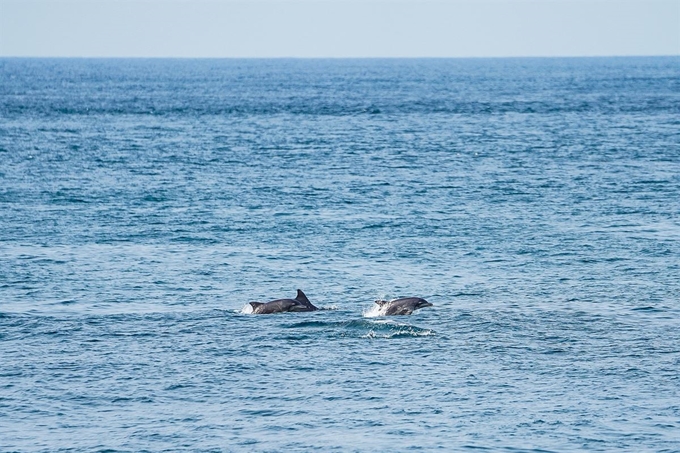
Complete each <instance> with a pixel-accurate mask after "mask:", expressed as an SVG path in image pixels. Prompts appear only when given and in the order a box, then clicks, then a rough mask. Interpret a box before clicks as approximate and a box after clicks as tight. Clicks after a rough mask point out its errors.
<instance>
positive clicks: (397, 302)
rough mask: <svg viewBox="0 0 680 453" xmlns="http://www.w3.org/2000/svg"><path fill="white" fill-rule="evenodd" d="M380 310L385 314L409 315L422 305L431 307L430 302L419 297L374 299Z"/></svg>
mask: <svg viewBox="0 0 680 453" xmlns="http://www.w3.org/2000/svg"><path fill="white" fill-rule="evenodd" d="M375 303H376V304H378V306H379V307H380V310H381V312H382V313H383V314H384V315H385V316H391V315H410V314H411V313H413V312H414V311H416V310H418V309H419V308H423V307H431V306H432V304H431V303H429V302H428V301H426V300H425V299H422V298H420V297H404V298H401V299H392V300H376V301H375Z"/></svg>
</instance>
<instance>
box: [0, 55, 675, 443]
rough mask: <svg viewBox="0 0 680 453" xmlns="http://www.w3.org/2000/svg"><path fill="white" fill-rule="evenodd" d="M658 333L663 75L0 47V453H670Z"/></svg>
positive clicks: (671, 71)
mask: <svg viewBox="0 0 680 453" xmlns="http://www.w3.org/2000/svg"><path fill="white" fill-rule="evenodd" d="M297 288H301V289H303V290H304V291H305V292H306V294H307V296H308V297H309V298H310V299H311V301H312V302H313V303H314V304H316V305H318V306H320V307H322V308H325V309H324V310H320V311H318V312H311V313H290V314H279V315H268V316H265V315H261V316H258V315H249V314H246V313H244V312H243V311H242V309H243V307H244V305H246V303H247V302H249V301H267V300H271V299H276V298H284V297H294V295H295V290H296V289H297ZM399 296H419V297H424V298H426V299H427V300H429V301H430V302H432V303H433V304H434V306H433V307H431V308H425V309H422V310H420V311H417V312H416V313H414V314H413V315H412V316H405V317H380V316H377V317H376V316H371V311H370V309H371V306H372V305H373V301H374V300H375V299H378V298H390V297H399ZM679 318H680V58H677V57H668V58H596V59H488V60H487V59H470V60H455V59H454V60H163V59H161V60H125V59H121V60H96V59H95V60H88V59H75V60H69V59H56V60H50V59H0V451H3V452H11V451H20V452H42V451H44V452H54V451H73V452H75V451H102V452H103V451H107V452H127V451H130V452H137V451H153V452H156V451H225V452H232V451H233V452H250V451H313V450H318V451H358V452H360V451H367V452H368V451H371V452H373V451H411V450H413V451H434V450H440V451H464V450H475V451H476V450H482V451H513V452H524V451H555V452H565V451H638V452H639V451H655V452H672V451H680V321H679Z"/></svg>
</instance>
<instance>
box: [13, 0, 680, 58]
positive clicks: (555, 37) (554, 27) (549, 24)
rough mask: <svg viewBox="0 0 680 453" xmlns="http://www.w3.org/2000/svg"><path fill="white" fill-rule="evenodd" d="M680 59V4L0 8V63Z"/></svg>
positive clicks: (162, 1) (19, 1)
mask: <svg viewBox="0 0 680 453" xmlns="http://www.w3.org/2000/svg"><path fill="white" fill-rule="evenodd" d="M599 55H680V0H363V1H362V0H249V1H244V0H0V56H62V57H493V56H501V57H503V56H599Z"/></svg>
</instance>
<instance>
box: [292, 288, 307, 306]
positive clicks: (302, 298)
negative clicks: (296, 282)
mask: <svg viewBox="0 0 680 453" xmlns="http://www.w3.org/2000/svg"><path fill="white" fill-rule="evenodd" d="M295 300H297V301H299V302H303V303H306V304H311V302H310V301H309V299H307V296H305V293H303V292H302V290H301V289H298V290H297V296H295Z"/></svg>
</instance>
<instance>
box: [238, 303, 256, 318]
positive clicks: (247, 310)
mask: <svg viewBox="0 0 680 453" xmlns="http://www.w3.org/2000/svg"><path fill="white" fill-rule="evenodd" d="M240 313H241V314H243V315H252V314H253V306H252V305H250V304H245V305H244V306H243V308H241V312H240Z"/></svg>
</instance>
